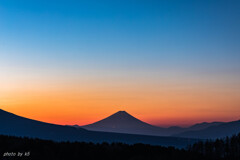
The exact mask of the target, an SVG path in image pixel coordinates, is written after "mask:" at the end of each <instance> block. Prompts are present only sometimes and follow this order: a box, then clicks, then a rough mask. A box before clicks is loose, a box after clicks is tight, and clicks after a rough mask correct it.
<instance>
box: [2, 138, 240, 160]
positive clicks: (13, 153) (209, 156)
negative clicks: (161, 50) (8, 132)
mask: <svg viewBox="0 0 240 160" xmlns="http://www.w3.org/2000/svg"><path fill="white" fill-rule="evenodd" d="M0 144H1V145H0V159H17V158H19V159H21V158H24V159H25V158H26V159H34V160H43V159H44V160H53V159H57V160H66V159H84V160H98V159H104V160H130V159H131V160H132V159H134V160H145V159H146V160H159V159H161V160H239V159H240V134H238V135H237V136H236V135H234V136H232V137H227V138H224V139H217V140H215V141H205V142H198V143H195V144H193V145H191V146H189V147H188V149H177V148H174V147H161V146H151V145H146V144H134V145H128V144H123V143H111V144H109V143H101V144H99V143H98V144H94V143H85V142H54V141H48V140H40V139H30V138H19V137H12V136H2V135H1V136H0ZM20 157H21V158H20Z"/></svg>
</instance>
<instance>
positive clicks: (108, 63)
mask: <svg viewBox="0 0 240 160" xmlns="http://www.w3.org/2000/svg"><path fill="white" fill-rule="evenodd" d="M0 108H1V109H4V110H6V111H9V112H12V113H15V114H18V115H21V116H24V117H28V118H32V119H36V120H41V121H44V122H50V123H56V124H78V125H85V124H89V123H93V122H95V121H97V120H100V119H102V118H105V117H107V116H109V115H111V114H113V113H115V112H117V111H119V110H125V111H127V112H129V113H130V114H132V115H133V116H135V117H137V118H139V119H141V120H143V121H145V122H148V123H151V124H153V125H158V126H172V125H179V126H187V125H191V124H194V123H199V122H212V121H232V120H238V119H240V1H237V0H181V1H179V0H162V1H157V0H116V1H112V0H102V1H98V0H78V1H74V0H34V1H32V0H22V1H18V0H1V1H0Z"/></svg>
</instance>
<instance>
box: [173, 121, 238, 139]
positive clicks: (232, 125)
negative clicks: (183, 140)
mask: <svg viewBox="0 0 240 160" xmlns="http://www.w3.org/2000/svg"><path fill="white" fill-rule="evenodd" d="M239 132H240V120H238V121H232V122H225V123H222V122H221V123H218V124H216V123H215V125H212V126H209V127H207V128H205V129H202V130H198V131H186V132H182V133H179V134H174V135H172V136H176V137H188V138H202V139H210V138H211V139H215V138H223V137H226V136H232V135H233V134H238V133H239Z"/></svg>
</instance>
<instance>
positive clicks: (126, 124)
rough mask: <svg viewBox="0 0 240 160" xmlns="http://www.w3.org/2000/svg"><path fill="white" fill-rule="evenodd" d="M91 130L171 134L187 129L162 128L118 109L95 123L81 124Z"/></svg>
mask: <svg viewBox="0 0 240 160" xmlns="http://www.w3.org/2000/svg"><path fill="white" fill-rule="evenodd" d="M81 127H82V128H85V129H87V130H91V131H104V132H117V133H130V134H142V135H155V136H169V135H171V134H174V133H180V132H182V131H185V129H184V128H181V127H170V128H162V127H157V126H153V125H150V124H148V123H145V122H143V121H141V120H139V119H137V118H135V117H133V116H132V115H130V114H129V113H127V112H126V111H118V112H117V113H114V114H113V115H111V116H109V117H107V118H105V119H103V120H100V121H98V122H95V123H93V124H89V125H85V126H81Z"/></svg>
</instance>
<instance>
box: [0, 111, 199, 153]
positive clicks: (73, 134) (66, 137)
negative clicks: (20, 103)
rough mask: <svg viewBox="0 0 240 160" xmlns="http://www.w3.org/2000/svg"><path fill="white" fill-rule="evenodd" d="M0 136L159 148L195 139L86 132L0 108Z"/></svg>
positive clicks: (191, 142) (187, 143) (179, 145)
mask: <svg viewBox="0 0 240 160" xmlns="http://www.w3.org/2000/svg"><path fill="white" fill-rule="evenodd" d="M0 135H10V136H18V137H19V136H21V137H30V138H40V139H46V140H54V141H79V142H93V143H103V142H108V143H112V142H121V143H126V144H135V143H143V144H151V145H162V146H175V147H178V148H182V147H186V146H187V145H189V144H193V143H195V142H196V141H197V140H196V139H189V138H175V137H160V136H146V135H134V134H121V133H108V132H97V131H88V130H86V129H83V128H75V127H71V126H62V125H55V124H50V123H45V122H40V121H36V120H32V119H28V118H24V117H21V116H17V115H15V114H12V113H9V112H6V111H4V110H1V109H0Z"/></svg>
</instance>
